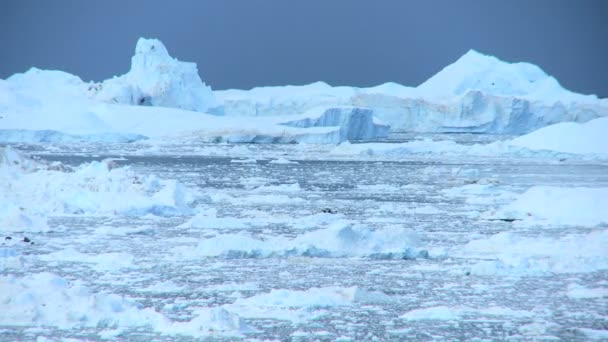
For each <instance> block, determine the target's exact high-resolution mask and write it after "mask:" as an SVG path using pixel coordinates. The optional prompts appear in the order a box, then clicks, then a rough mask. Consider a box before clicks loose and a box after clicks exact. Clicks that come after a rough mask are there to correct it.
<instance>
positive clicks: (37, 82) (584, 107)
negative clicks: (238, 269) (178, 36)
mask: <svg viewBox="0 0 608 342" xmlns="http://www.w3.org/2000/svg"><path fill="white" fill-rule="evenodd" d="M605 116H608V100H606V99H598V98H597V97H596V96H591V95H588V96H587V95H580V94H576V93H573V92H571V91H568V90H566V89H564V88H563V87H562V86H561V85H560V84H559V83H558V82H557V80H555V78H553V77H551V76H549V75H547V74H546V73H545V72H544V71H542V70H541V69H540V68H539V67H537V66H535V65H532V64H528V63H507V62H503V61H501V60H499V59H497V58H495V57H491V56H486V55H483V54H481V53H478V52H476V51H473V50H471V51H469V52H468V53H466V54H465V55H464V56H462V57H461V58H460V59H458V60H457V61H456V62H455V63H453V64H450V65H448V66H447V67H445V68H444V69H443V70H441V71H440V72H439V73H438V74H436V75H435V76H433V77H431V78H430V79H428V80H427V81H426V82H424V83H423V84H421V85H420V86H418V87H415V88H413V87H406V86H402V85H399V84H396V83H385V84H382V85H379V86H376V87H370V88H356V87H332V86H330V85H328V84H326V83H323V82H317V83H313V84H310V85H304V86H284V87H261V88H254V89H251V90H223V91H212V90H211V88H210V87H209V86H207V85H206V84H205V83H204V82H203V81H202V80H201V78H200V77H199V75H198V70H197V67H196V65H195V64H194V63H188V62H180V61H178V60H177V59H175V58H172V57H171V56H170V55H169V54H168V52H167V49H166V48H165V46H164V45H163V44H162V42H160V41H159V40H156V39H143V38H140V39H139V41H138V42H137V46H136V49H135V55H134V56H133V57H132V59H131V69H130V71H129V72H128V73H126V74H124V75H122V76H119V77H115V78H112V79H109V80H106V81H103V82H101V83H85V82H83V81H82V80H81V79H80V78H78V77H77V76H74V75H70V74H68V73H65V72H62V71H54V70H39V69H36V68H32V69H30V70H28V71H27V72H25V73H21V74H15V75H13V76H11V77H9V78H8V79H6V80H0V142H4V143H15V142H30V143H40V142H64V143H65V142H67V143H73V142H133V141H137V140H142V139H146V138H155V139H156V138H158V139H164V138H171V139H186V140H192V139H196V140H199V141H203V142H232V143H239V142H242V143H315V144H336V143H341V142H345V141H354V140H362V141H373V140H378V139H382V138H384V137H386V136H387V134H388V131H389V129H392V130H405V131H412V132H478V133H507V134H524V133H528V132H531V131H534V130H536V129H538V128H542V127H544V126H548V125H551V124H555V123H559V122H567V121H571V122H581V123H582V122H587V121H589V120H592V119H595V118H598V117H605Z"/></svg>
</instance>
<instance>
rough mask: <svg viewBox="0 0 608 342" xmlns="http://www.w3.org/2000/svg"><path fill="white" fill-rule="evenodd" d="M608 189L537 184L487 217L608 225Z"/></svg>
mask: <svg viewBox="0 0 608 342" xmlns="http://www.w3.org/2000/svg"><path fill="white" fill-rule="evenodd" d="M607 199H608V188H583V187H572V188H564V187H552V186H535V187H532V188H530V189H528V190H527V191H526V192H524V193H523V194H521V195H519V196H517V198H516V199H515V200H514V201H513V202H511V203H509V204H507V205H505V206H503V207H501V208H499V209H498V210H491V211H489V212H487V213H485V214H486V215H487V217H488V218H494V219H508V220H521V221H524V222H525V223H534V224H543V225H547V224H552V225H583V226H594V225H599V224H602V223H603V224H608V200H607Z"/></svg>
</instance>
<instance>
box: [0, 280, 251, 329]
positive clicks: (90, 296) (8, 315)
mask: <svg viewBox="0 0 608 342" xmlns="http://www.w3.org/2000/svg"><path fill="white" fill-rule="evenodd" d="M0 303H3V309H2V310H0V323H1V324H2V325H16V326H22V325H23V326H32V325H33V326H49V327H56V328H59V329H73V328H84V327H91V328H105V329H109V328H133V327H149V328H152V329H154V330H155V331H158V332H160V333H162V334H169V335H174V334H178V335H191V336H209V335H233V336H235V335H236V336H239V335H241V334H242V333H245V332H249V331H252V330H251V328H249V327H248V326H247V324H245V323H244V321H242V320H241V319H240V318H239V316H237V315H236V314H234V313H231V312H228V311H226V310H225V309H223V308H217V307H216V308H199V309H197V310H194V314H195V317H194V318H193V319H192V320H190V321H186V322H176V321H172V320H170V319H168V318H166V317H165V316H164V315H162V314H160V313H158V312H156V311H155V310H154V309H152V308H144V307H142V305H141V304H139V303H137V302H135V301H134V300H131V299H128V298H125V297H123V296H119V295H115V294H107V293H103V292H93V291H92V290H91V289H89V288H88V287H87V286H85V285H84V284H83V283H82V282H80V281H75V282H70V281H69V280H67V279H65V278H62V277H59V276H57V275H55V274H52V273H35V274H30V275H26V276H23V277H17V276H13V275H8V276H4V275H3V276H0ZM104 331H105V330H104ZM102 333H103V331H102Z"/></svg>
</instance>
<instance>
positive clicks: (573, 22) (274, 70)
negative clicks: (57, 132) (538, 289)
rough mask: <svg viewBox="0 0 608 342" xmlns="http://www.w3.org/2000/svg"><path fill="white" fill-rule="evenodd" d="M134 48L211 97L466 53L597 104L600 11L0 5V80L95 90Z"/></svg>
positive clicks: (388, 5) (374, 4)
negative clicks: (163, 49) (76, 81)
mask: <svg viewBox="0 0 608 342" xmlns="http://www.w3.org/2000/svg"><path fill="white" fill-rule="evenodd" d="M140 36H144V37H149V38H154V37H155V38H159V39H161V40H162V41H163V42H164V43H165V45H166V46H167V48H168V49H169V53H170V54H171V55H172V56H174V57H177V58H178V59H180V60H183V61H193V62H196V63H197V64H198V68H199V72H200V74H201V77H202V79H203V80H204V81H206V82H207V84H210V85H211V86H212V87H213V88H214V89H226V88H251V87H254V86H263V85H285V84H304V83H310V82H314V81H319V80H322V81H326V82H328V83H329V84H332V85H354V86H370V85H377V84H380V83H384V82H387V81H393V82H398V83H402V84H405V85H411V86H416V85H418V84H420V83H421V82H423V81H424V80H425V79H427V78H428V77H430V76H432V75H433V74H435V73H436V72H437V71H439V70H440V69H441V68H443V67H444V66H446V65H447V64H449V63H451V62H453V61H455V60H456V59H457V58H458V57H460V56H461V55H462V54H464V53H465V52H466V51H467V50H469V49H471V48H473V49H477V50H479V51H481V52H484V53H488V54H492V55H495V56H497V57H499V58H501V59H504V60H508V61H528V62H532V63H535V64H537V65H539V66H540V67H541V68H543V69H544V70H545V71H547V72H548V73H549V74H552V75H554V76H556V77H557V79H558V80H559V81H560V82H561V83H562V85H564V86H565V87H567V88H569V89H571V90H574V91H577V92H582V93H595V94H598V95H600V96H601V97H608V1H604V0H596V1H594V0H567V1H562V0H533V1H530V0H515V1H502V0H496V1H494V0H489V1H483V0H478V1H470V0H464V1H450V0H445V1H437V0H431V1H405V0H403V1H396V0H395V1H388V0H387V1H382V0H378V1H372V0H370V1H356V0H350V1H348V0H333V1H330V0H304V1H288V0H280V1H279V0H276V1H274V0H264V1H263V0H242V1H232V0H223V1H222V0H217V1H134V0H130V1H129V0H125V1H123V0H110V1H108V0H104V1H80V0H72V1H64V0H56V1H45V0H38V1H33V0H1V1H0V78H6V77H7V76H9V75H11V74H13V73H15V72H22V71H25V70H27V69H28V68H29V67H31V66H36V67H39V68H45V69H60V70H65V71H68V72H70V73H73V74H76V75H78V76H80V77H81V78H82V79H83V80H96V81H98V80H102V79H105V78H108V77H111V76H113V75H119V74H122V73H124V72H126V71H127V70H128V69H129V63H130V57H131V55H132V54H133V50H134V48H135V42H136V41H137V38H138V37H140Z"/></svg>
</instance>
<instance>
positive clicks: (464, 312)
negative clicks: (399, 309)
mask: <svg viewBox="0 0 608 342" xmlns="http://www.w3.org/2000/svg"><path fill="white" fill-rule="evenodd" d="M463 316H518V317H531V316H533V313H531V312H528V311H518V310H511V309H509V308H502V307H489V308H484V309H474V308H470V307H463V306H457V307H449V306H433V307H428V308H423V309H415V310H411V311H408V312H406V313H404V314H403V315H401V316H399V318H401V319H404V320H409V321H420V320H441V321H453V320H459V319H461V318H463Z"/></svg>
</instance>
